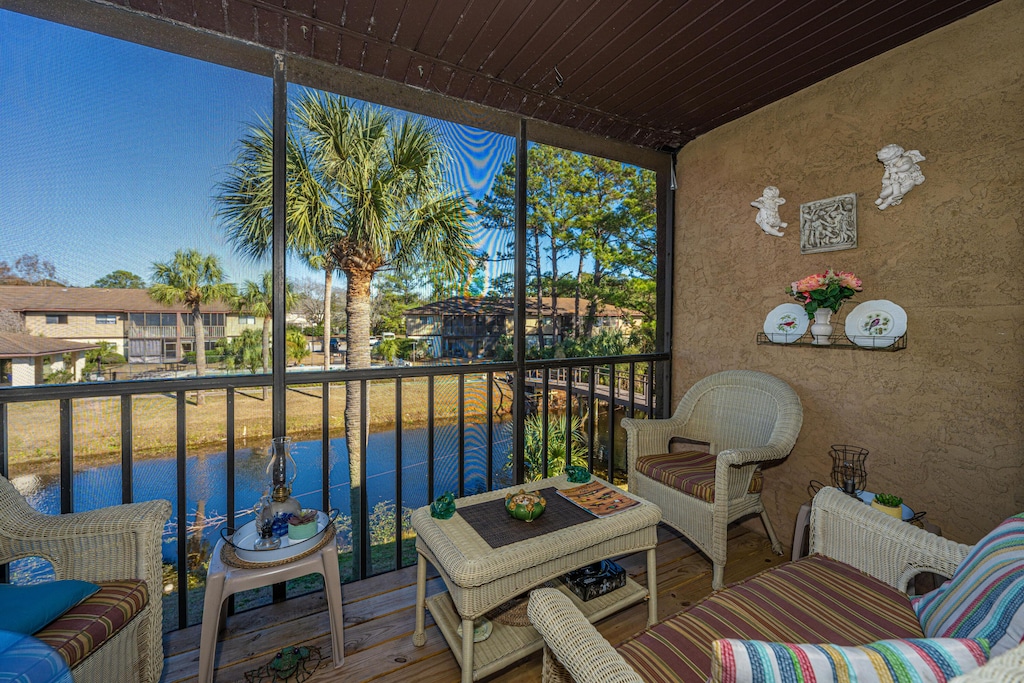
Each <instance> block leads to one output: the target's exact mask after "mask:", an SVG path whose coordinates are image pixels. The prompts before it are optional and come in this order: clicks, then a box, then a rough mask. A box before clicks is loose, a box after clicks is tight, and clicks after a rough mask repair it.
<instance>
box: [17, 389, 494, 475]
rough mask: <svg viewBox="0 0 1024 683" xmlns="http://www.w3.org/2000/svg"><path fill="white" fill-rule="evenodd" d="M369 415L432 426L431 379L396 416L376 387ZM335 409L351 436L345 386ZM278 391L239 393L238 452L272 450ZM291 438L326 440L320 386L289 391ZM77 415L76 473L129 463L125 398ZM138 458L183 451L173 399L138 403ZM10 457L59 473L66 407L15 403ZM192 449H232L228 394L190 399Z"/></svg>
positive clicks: (142, 398) (449, 393) (453, 413)
mask: <svg viewBox="0 0 1024 683" xmlns="http://www.w3.org/2000/svg"><path fill="white" fill-rule="evenodd" d="M368 387H369V397H368V401H367V404H368V405H369V414H368V420H367V423H368V425H369V429H370V431H371V432H377V431H383V430H386V429H390V428H392V427H393V426H394V425H395V424H396V422H397V421H398V420H399V419H401V422H402V425H403V427H416V426H421V425H424V424H426V422H427V415H428V410H429V406H428V404H427V380H426V378H416V379H410V380H403V382H402V414H401V416H397V415H396V414H395V382H394V381H393V380H379V381H374V382H370V383H369V384H368ZM491 391H492V394H493V405H494V410H495V412H496V413H500V414H507V413H508V412H509V411H510V410H511V406H512V402H511V398H510V394H509V391H508V389H507V388H505V389H504V395H502V391H501V387H499V386H492V387H491ZM329 402H330V406H329V409H328V415H329V421H330V433H331V435H332V436H344V434H345V426H344V423H345V385H344V384H336V385H331V390H330V397H329ZM272 405H273V403H272V390H271V389H267V397H266V399H264V398H263V391H262V389H259V388H254V389H244V390H238V391H235V400H234V412H235V415H234V429H235V445H236V448H247V447H258V446H265V444H266V442H267V441H268V440H269V439H270V436H271V427H272ZM285 405H286V414H287V424H288V427H287V430H288V434H289V435H291V436H293V437H296V438H310V439H316V438H319V436H320V433H321V427H322V420H323V391H322V386H321V385H319V384H316V385H310V386H294V387H289V389H288V391H287V395H286V404H285ZM433 410H434V418H435V420H436V421H437V423H438V424H443V423H445V422H450V421H452V420H455V419H457V418H458V414H459V413H458V410H459V400H458V378H457V377H438V378H436V379H435V381H434V402H433ZM72 411H73V413H74V433H73V439H74V448H73V452H74V457H75V467H76V469H80V468H82V467H83V466H95V465H102V464H107V463H110V462H116V461H118V460H119V459H120V457H121V400H120V399H119V398H117V397H111V398H89V399H76V400H74V401H72ZM486 414H487V382H486V380H485V379H484V378H483V377H478V376H470V377H467V379H466V387H465V415H466V417H467V418H473V417H476V418H479V417H481V416H484V415H486ZM132 416H133V420H132V452H133V454H134V457H135V458H137V459H144V458H151V457H165V456H168V455H174V453H175V452H176V450H177V446H176V444H177V429H176V425H177V411H176V400H175V396H174V395H173V394H144V395H139V396H136V397H134V399H133V401H132ZM8 420H9V422H8V424H9V430H8V434H9V439H8V443H9V458H10V464H11V472H12V473H29V472H31V473H35V474H52V473H56V472H57V471H58V469H59V464H60V408H59V404H58V402H57V401H43V402H38V403H12V404H9V405H8ZM185 437H186V448H187V450H188V452H189V453H190V454H197V453H210V452H216V451H221V450H224V447H225V443H226V441H227V392H226V391H205V392H203V404H202V405H197V404H196V403H195V397H194V395H193V394H191V393H190V394H189V396H188V402H187V405H186V408H185Z"/></svg>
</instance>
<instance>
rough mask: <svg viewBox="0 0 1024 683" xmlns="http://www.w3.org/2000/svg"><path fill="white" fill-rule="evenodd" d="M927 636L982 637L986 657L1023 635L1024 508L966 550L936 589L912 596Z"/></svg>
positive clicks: (1023, 636)
mask: <svg viewBox="0 0 1024 683" xmlns="http://www.w3.org/2000/svg"><path fill="white" fill-rule="evenodd" d="M912 604H913V606H914V609H915V610H916V611H917V615H918V617H919V618H920V619H921V627H922V628H923V629H924V632H925V635H927V636H928V637H929V638H940V637H941V638H984V639H985V640H987V641H988V642H989V643H990V644H991V646H992V656H993V657H995V656H997V655H999V654H1001V653H1003V652H1006V651H1007V650H1009V649H1010V648H1012V647H1015V646H1016V645H1017V644H1018V643H1020V642H1022V638H1024V513H1022V514H1019V515H1016V516H1014V517H1010V518H1009V519H1007V520H1006V521H1004V522H1003V523H1002V524H1000V525H999V526H997V527H996V528H995V529H993V530H992V531H991V532H990V533H989V534H988V535H987V536H985V538H983V539H981V540H980V541H978V544H977V545H976V546H974V548H972V549H971V552H970V553H969V554H968V555H967V557H966V558H964V561H963V562H962V563H961V564H960V566H959V567H957V568H956V571H955V572H953V578H951V579H950V580H949V581H947V582H946V583H944V584H942V586H940V587H939V588H938V589H936V590H934V591H932V592H931V593H928V594H926V595H922V596H920V597H918V598H916V599H914V600H913V601H912Z"/></svg>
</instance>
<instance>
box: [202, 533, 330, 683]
mask: <svg viewBox="0 0 1024 683" xmlns="http://www.w3.org/2000/svg"><path fill="white" fill-rule="evenodd" d="M223 546H224V540H223V539H221V540H220V541H217V546H216V547H215V548H214V549H213V556H212V557H211V558H210V569H209V571H208V572H207V574H206V598H205V600H204V601H203V626H202V632H201V633H200V636H199V678H198V681H199V683H212V681H213V664H214V658H215V656H216V654H217V633H218V631H219V629H220V617H221V605H222V604H223V602H224V601H225V600H226V599H227V598H228V597H229V596H231V595H234V594H235V593H238V592H241V591H246V590H250V589H252V588H261V587H262V586H269V585H272V584H275V583H280V582H282V581H287V580H288V579H297V578H299V577H300V576H306V575H307V574H320V575H321V576H323V577H324V593H325V597H326V599H327V610H328V612H329V613H330V618H331V649H332V650H333V654H334V667H335V668H338V667H339V666H341V665H342V663H343V662H344V661H345V631H344V628H345V627H344V621H343V620H342V606H341V574H340V572H339V571H338V546H337V543H336V541H335V538H334V537H333V536H332V538H331V539H330V540H329V541H327V542H326V543H325V544H324V546H323V547H322V548H320V550H318V551H316V552H314V553H311V554H309V555H307V556H306V557H303V558H300V559H297V560H293V561H291V562H287V563H285V564H279V565H274V566H268V567H259V568H252V569H250V568H245V569H243V568H239V567H231V566H228V565H226V564H224V562H223V560H221V556H220V554H221V549H222V547H223Z"/></svg>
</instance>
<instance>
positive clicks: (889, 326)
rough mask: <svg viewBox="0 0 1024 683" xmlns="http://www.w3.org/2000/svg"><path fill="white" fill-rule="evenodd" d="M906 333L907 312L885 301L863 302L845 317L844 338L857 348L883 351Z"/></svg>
mask: <svg viewBox="0 0 1024 683" xmlns="http://www.w3.org/2000/svg"><path fill="white" fill-rule="evenodd" d="M906 333H907V312H906V311H904V310H903V309H902V308H900V307H899V306H898V305H896V304H894V303H893V302H891V301H886V300H885V299H877V300H875V301H865V302H864V303H862V304H860V305H858V306H857V307H856V308H854V309H853V310H852V311H850V314H849V315H848V316H846V336H847V337H849V339H850V341H852V342H853V343H854V344H856V345H857V346H864V347H867V348H876V349H883V348H885V347H887V346H892V345H893V344H895V343H896V340H897V339H899V338H900V337H902V336H903V335H904V334H906Z"/></svg>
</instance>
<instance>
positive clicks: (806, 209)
mask: <svg viewBox="0 0 1024 683" xmlns="http://www.w3.org/2000/svg"><path fill="white" fill-rule="evenodd" d="M856 247H857V195H856V194H843V195H839V196H838V197H830V198H829V199H819V200H818V201H814V202H808V203H806V204H801V205H800V253H801V254H816V253H818V252H822V251H839V250H840V249H855V248H856Z"/></svg>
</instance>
